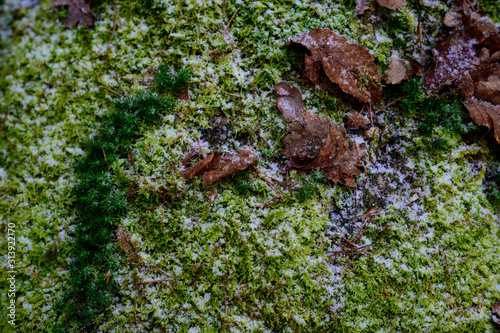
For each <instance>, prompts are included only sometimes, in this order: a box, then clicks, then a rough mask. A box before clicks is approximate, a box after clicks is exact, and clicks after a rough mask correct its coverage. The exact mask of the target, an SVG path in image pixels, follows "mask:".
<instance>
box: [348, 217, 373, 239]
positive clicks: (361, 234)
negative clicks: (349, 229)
mask: <svg viewBox="0 0 500 333" xmlns="http://www.w3.org/2000/svg"><path fill="white" fill-rule="evenodd" d="M373 218H374V216H372V218H371V219H370V221H369V222H368V224H367V225H366V228H364V229H363V231H361V233H360V234H359V236H358V237H356V238H355V239H354V240H353V241H354V242H358V241H360V240H361V237H363V234H364V233H365V231H366V230H367V229H368V227H369V226H370V224H371V223H372V221H373Z"/></svg>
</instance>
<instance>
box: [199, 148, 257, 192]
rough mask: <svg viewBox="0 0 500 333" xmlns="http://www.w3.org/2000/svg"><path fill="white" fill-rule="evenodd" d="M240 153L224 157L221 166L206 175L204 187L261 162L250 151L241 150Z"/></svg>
mask: <svg viewBox="0 0 500 333" xmlns="http://www.w3.org/2000/svg"><path fill="white" fill-rule="evenodd" d="M239 152H240V153H239V154H234V155H230V156H224V157H222V158H221V161H220V163H219V166H217V167H216V169H215V170H212V171H208V172H206V173H205V175H204V176H203V185H210V184H212V183H213V182H215V181H217V180H219V179H221V178H223V177H225V176H229V175H231V174H233V173H235V172H236V171H238V170H245V169H246V168H248V167H249V166H251V165H252V164H254V163H256V162H258V161H259V157H258V156H257V155H256V154H255V153H253V152H251V151H250V150H246V149H239Z"/></svg>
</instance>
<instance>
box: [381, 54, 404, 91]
mask: <svg viewBox="0 0 500 333" xmlns="http://www.w3.org/2000/svg"><path fill="white" fill-rule="evenodd" d="M410 72H411V68H410V67H409V66H406V64H405V62H404V61H403V60H401V59H399V58H398V57H395V56H392V57H391V59H390V60H389V67H388V68H387V71H386V72H385V74H384V76H383V79H384V80H385V81H386V82H387V83H390V84H399V83H401V82H402V81H403V80H407V79H408V74H409V73H410Z"/></svg>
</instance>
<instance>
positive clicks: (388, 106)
mask: <svg viewBox="0 0 500 333" xmlns="http://www.w3.org/2000/svg"><path fill="white" fill-rule="evenodd" d="M409 94H410V93H407V94H404V95H403V96H401V97H399V98H398V99H396V100H394V101H392V102H390V103H389V104H387V105H386V106H384V107H383V108H381V109H380V110H378V111H375V112H376V113H379V112H380V111H383V110H385V109H386V108H388V107H389V106H391V105H392V104H394V103H396V102H397V101H400V100H401V99H403V98H405V97H406V96H408V95H409Z"/></svg>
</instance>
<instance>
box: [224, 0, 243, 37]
mask: <svg viewBox="0 0 500 333" xmlns="http://www.w3.org/2000/svg"><path fill="white" fill-rule="evenodd" d="M242 5H243V3H242V4H240V6H239V7H238V9H236V11H235V12H234V14H233V16H231V18H230V19H229V23H228V24H227V25H226V29H224V36H226V35H227V29H229V26H230V25H231V22H233V19H234V16H235V15H236V13H237V12H238V10H240V8H241V6H242Z"/></svg>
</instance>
